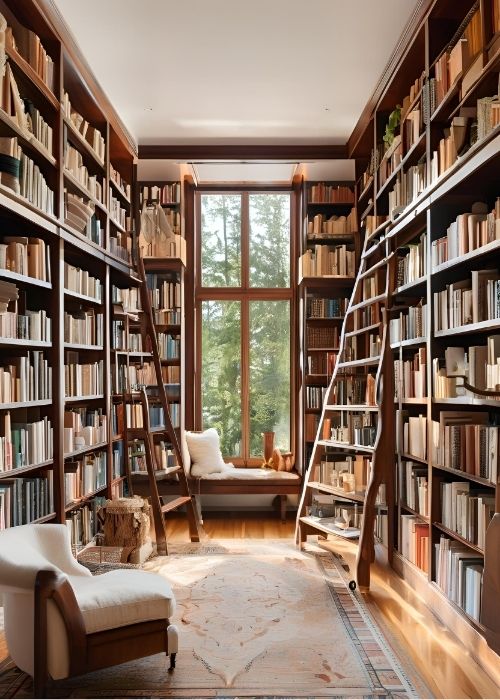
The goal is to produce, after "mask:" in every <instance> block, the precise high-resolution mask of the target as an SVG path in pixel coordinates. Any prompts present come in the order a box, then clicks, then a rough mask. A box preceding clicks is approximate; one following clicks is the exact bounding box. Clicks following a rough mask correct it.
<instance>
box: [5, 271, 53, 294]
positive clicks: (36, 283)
mask: <svg viewBox="0 0 500 700" xmlns="http://www.w3.org/2000/svg"><path fill="white" fill-rule="evenodd" d="M0 279H5V280H11V281H12V282H18V283H19V284H29V285H32V286H33V287H43V288H44V289H52V284H51V283H50V282H45V280H38V279H36V278H35V277H28V275H20V274H19V273H18V272H11V271H10V270H4V269H1V268H0Z"/></svg>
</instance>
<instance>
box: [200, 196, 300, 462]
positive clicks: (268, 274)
mask: <svg viewBox="0 0 500 700" xmlns="http://www.w3.org/2000/svg"><path fill="white" fill-rule="evenodd" d="M239 199H240V195H203V197H202V279H203V285H204V286H222V287H227V286H231V287H233V286H239V280H240V266H241V233H240V231H241V213H240V201H239ZM249 214H250V270H249V277H250V284H251V286H252V287H268V288H271V287H287V286H289V284H290V199H289V196H288V195H283V194H252V195H250V212H249ZM241 320H242V314H241V303H240V302H239V301H205V302H203V303H202V396H203V399H202V401H203V424H204V426H206V427H214V428H216V429H217V430H218V432H219V434H220V436H221V449H222V452H223V454H224V455H227V456H239V455H240V454H241V453H242V445H241V441H242V434H241V357H240V346H241V342H240V339H241ZM248 323H249V337H250V348H249V365H250V366H249V414H250V454H252V455H254V456H260V455H262V437H261V433H262V432H264V431H268V430H272V431H274V432H276V444H277V445H279V446H280V447H282V448H283V449H285V450H288V449H289V433H290V308H289V302H288V301H264V300H259V301H251V302H250V306H249V320H248Z"/></svg>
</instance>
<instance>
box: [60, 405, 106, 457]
mask: <svg viewBox="0 0 500 700" xmlns="http://www.w3.org/2000/svg"><path fill="white" fill-rule="evenodd" d="M107 439H108V420H107V417H106V416H105V415H103V412H102V408H87V407H84V408H77V409H73V410H71V411H64V454H69V453H71V452H74V451H76V450H78V449H83V448H84V447H90V446H92V445H97V444H98V443H100V442H106V441H107Z"/></svg>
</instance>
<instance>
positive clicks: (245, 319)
mask: <svg viewBox="0 0 500 700" xmlns="http://www.w3.org/2000/svg"><path fill="white" fill-rule="evenodd" d="M207 194H213V195H224V194H225V195H235V194H239V195H241V285H240V286H239V287H203V286H202V275H201V199H202V196H203V195H207ZM251 194H287V195H289V196H290V285H289V286H288V287H251V286H250V207H249V204H250V195H251ZM194 228H195V230H194V240H195V280H194V311H195V345H196V351H195V378H194V380H195V391H194V398H195V410H194V418H195V425H196V428H197V429H198V430H201V429H202V426H203V416H202V377H201V374H202V342H201V324H202V312H201V307H202V302H204V301H239V302H240V319H241V320H240V322H241V336H240V337H241V341H240V342H241V347H240V366H241V428H242V431H241V434H242V441H241V457H236V456H233V455H224V457H225V458H227V459H230V460H231V461H232V462H233V463H234V464H235V465H237V466H244V467H251V466H260V464H261V463H262V458H261V457H251V456H250V406H249V375H250V302H251V301H288V302H289V304H290V449H291V451H292V452H294V451H295V449H294V447H295V444H296V420H295V417H296V411H297V400H296V394H297V392H296V391H295V386H296V374H297V373H296V365H297V346H298V344H297V338H298V336H297V321H296V304H297V293H296V289H297V287H296V284H295V283H294V281H295V280H296V276H297V245H296V240H297V236H296V228H297V197H296V192H295V190H294V188H293V187H265V186H258V187H248V186H242V185H240V186H235V187H227V188H226V187H220V186H219V187H199V188H197V189H196V192H195V227H194Z"/></svg>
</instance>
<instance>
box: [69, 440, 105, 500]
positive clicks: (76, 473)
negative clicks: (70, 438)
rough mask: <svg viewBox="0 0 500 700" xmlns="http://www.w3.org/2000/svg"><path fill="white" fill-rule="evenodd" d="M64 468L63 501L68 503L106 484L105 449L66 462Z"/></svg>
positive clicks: (98, 489)
mask: <svg viewBox="0 0 500 700" xmlns="http://www.w3.org/2000/svg"><path fill="white" fill-rule="evenodd" d="M64 470H65V471H64V502H65V503H66V505H69V504H71V503H73V502H74V501H79V500H80V499H82V498H85V497H86V496H88V495H89V494H91V493H94V492H95V491H100V490H101V489H102V488H104V487H105V486H106V450H101V451H99V452H96V453H95V454H89V455H85V457H84V458H83V459H79V460H74V461H72V462H66V463H65V466H64Z"/></svg>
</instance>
